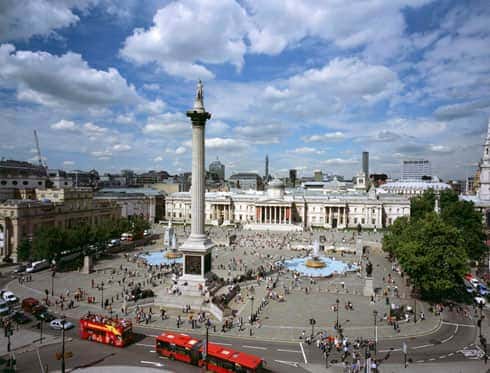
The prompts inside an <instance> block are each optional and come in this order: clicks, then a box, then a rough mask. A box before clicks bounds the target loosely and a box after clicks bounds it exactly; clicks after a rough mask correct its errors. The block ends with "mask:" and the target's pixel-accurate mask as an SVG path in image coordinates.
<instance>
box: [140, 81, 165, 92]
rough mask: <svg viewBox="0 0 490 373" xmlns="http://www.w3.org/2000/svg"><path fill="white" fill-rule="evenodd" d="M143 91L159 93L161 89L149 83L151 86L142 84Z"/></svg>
mask: <svg viewBox="0 0 490 373" xmlns="http://www.w3.org/2000/svg"><path fill="white" fill-rule="evenodd" d="M143 89H146V90H147V91H159V90H160V89H161V88H160V86H159V85H158V84H155V83H151V84H143Z"/></svg>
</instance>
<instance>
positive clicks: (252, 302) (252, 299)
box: [250, 295, 254, 335]
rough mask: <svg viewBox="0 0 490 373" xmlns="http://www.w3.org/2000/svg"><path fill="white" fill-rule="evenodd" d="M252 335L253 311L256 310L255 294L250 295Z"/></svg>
mask: <svg viewBox="0 0 490 373" xmlns="http://www.w3.org/2000/svg"><path fill="white" fill-rule="evenodd" d="M250 300H251V303H250V335H252V325H253V321H254V320H253V312H254V296H253V295H251V296H250Z"/></svg>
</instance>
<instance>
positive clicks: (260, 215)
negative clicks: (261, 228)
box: [255, 203, 293, 224]
mask: <svg viewBox="0 0 490 373" xmlns="http://www.w3.org/2000/svg"><path fill="white" fill-rule="evenodd" d="M291 211H292V208H291V206H290V205H286V206H284V205H278V204H273V203H271V204H268V203H263V204H260V205H256V206H255V221H256V223H258V224H292V223H293V221H292V213H291Z"/></svg>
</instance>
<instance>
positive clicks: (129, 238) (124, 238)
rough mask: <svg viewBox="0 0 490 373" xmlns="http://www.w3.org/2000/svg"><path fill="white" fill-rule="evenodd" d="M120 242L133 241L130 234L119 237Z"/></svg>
mask: <svg viewBox="0 0 490 373" xmlns="http://www.w3.org/2000/svg"><path fill="white" fill-rule="evenodd" d="M121 241H133V234H132V233H123V234H122V235H121Z"/></svg>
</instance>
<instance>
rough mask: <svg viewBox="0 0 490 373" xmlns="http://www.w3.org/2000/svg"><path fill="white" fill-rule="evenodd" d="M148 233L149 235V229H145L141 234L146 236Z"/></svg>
mask: <svg viewBox="0 0 490 373" xmlns="http://www.w3.org/2000/svg"><path fill="white" fill-rule="evenodd" d="M150 235H151V229H145V231H144V232H143V236H145V237H148V236H150Z"/></svg>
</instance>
